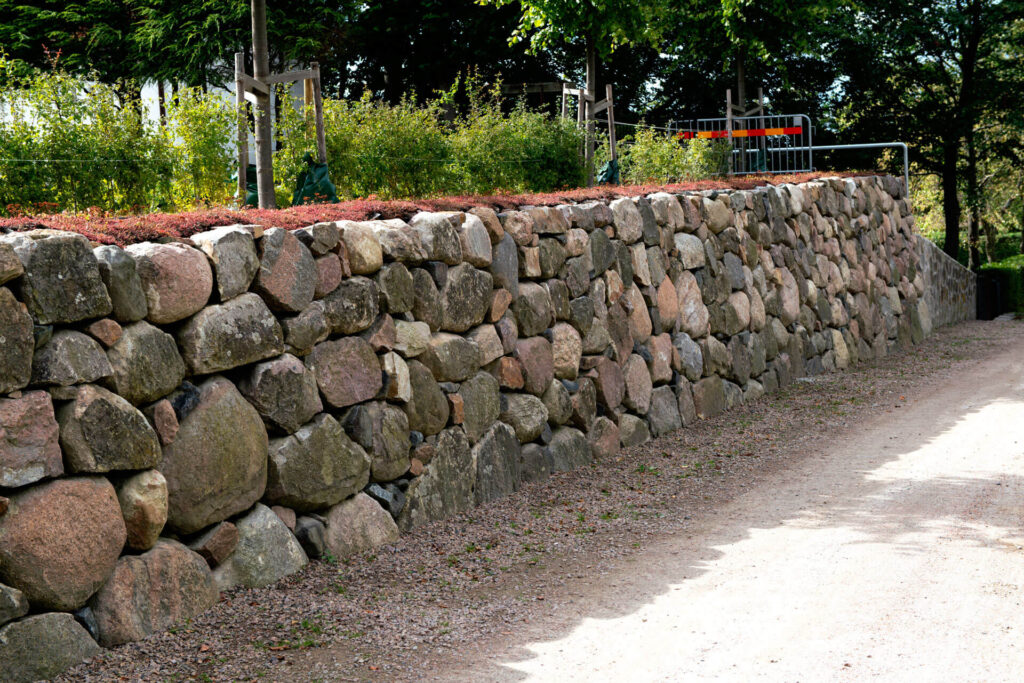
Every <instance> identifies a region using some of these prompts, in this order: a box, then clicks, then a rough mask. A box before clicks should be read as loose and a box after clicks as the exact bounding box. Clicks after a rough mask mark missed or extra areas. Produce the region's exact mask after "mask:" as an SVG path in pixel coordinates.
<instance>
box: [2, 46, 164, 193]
mask: <svg viewBox="0 0 1024 683" xmlns="http://www.w3.org/2000/svg"><path fill="white" fill-rule="evenodd" d="M6 64H7V63H6V62H5V61H4V59H3V58H2V57H0V69H4V68H6ZM0 81H2V82H3V83H4V84H5V87H4V89H3V90H2V91H0V207H2V208H3V209H5V210H7V211H10V210H17V209H19V208H20V209H33V208H35V207H39V206H51V205H52V206H56V207H59V208H62V209H63V208H71V209H74V210H77V211H82V210H85V209H89V208H93V207H95V208H99V209H102V210H107V211H113V210H128V211H132V210H134V211H137V210H140V209H151V208H154V207H156V206H157V205H159V204H161V200H162V198H163V197H165V196H167V194H169V189H170V182H169V179H170V177H171V172H172V158H171V152H170V149H169V146H168V144H167V141H166V139H165V138H164V136H163V134H162V132H161V131H160V130H159V128H158V126H156V125H154V124H152V123H149V122H147V121H146V119H145V117H144V116H143V115H142V113H141V111H140V110H139V109H138V108H137V107H136V106H134V104H133V103H132V102H131V100H130V98H127V97H126V96H125V93H126V92H130V89H128V88H122V89H121V90H118V89H115V88H114V87H112V86H109V85H105V84H102V83H94V82H89V81H86V80H83V79H79V78H76V77H73V76H70V75H68V74H66V73H63V72H61V71H53V72H49V73H46V74H43V73H41V72H37V73H35V74H32V75H30V76H27V77H22V78H17V79H16V78H14V77H5V78H2V79H0ZM86 85H88V88H86ZM126 100H127V102H126ZM9 207H10V208H9Z"/></svg>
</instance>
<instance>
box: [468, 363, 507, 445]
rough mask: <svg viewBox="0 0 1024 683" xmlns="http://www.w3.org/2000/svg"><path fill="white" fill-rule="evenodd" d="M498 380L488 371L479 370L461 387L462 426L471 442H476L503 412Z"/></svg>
mask: <svg viewBox="0 0 1024 683" xmlns="http://www.w3.org/2000/svg"><path fill="white" fill-rule="evenodd" d="M499 392H500V387H499V386H498V380H496V379H495V378H494V377H493V376H492V375H490V374H489V373H486V372H478V373H476V374H475V375H473V376H472V377H470V378H469V379H468V380H466V381H465V382H463V383H462V385H461V386H460V387H459V396H461V397H462V400H463V404H464V408H463V420H462V428H463V429H465V430H466V436H467V438H469V441H470V443H476V441H477V440H478V439H480V437H481V436H483V433H484V431H485V430H487V428H488V427H490V426H491V425H492V424H494V421H495V420H497V419H498V415H499V413H500V412H501V401H500V393H499Z"/></svg>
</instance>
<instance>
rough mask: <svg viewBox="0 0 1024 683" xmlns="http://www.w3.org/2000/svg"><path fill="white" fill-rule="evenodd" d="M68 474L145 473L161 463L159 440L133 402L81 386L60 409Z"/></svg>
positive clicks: (61, 440) (58, 412) (60, 422)
mask: <svg viewBox="0 0 1024 683" xmlns="http://www.w3.org/2000/svg"><path fill="white" fill-rule="evenodd" d="M57 422H58V424H60V445H61V448H62V449H63V451H64V462H65V464H66V465H67V469H68V471H69V472H110V471H111V470H144V469H147V468H150V467H155V466H156V464H157V463H158V462H160V441H159V439H158V438H157V435H156V432H155V431H154V430H153V428H152V427H150V426H149V422H147V421H146V417H145V416H144V415H143V414H142V413H141V412H139V410H138V409H136V408H135V406H133V405H132V404H131V403H129V402H128V401H126V400H124V399H123V398H121V397H120V396H118V395H117V394H114V393H112V392H109V391H107V390H106V389H103V388H102V387H97V386H93V385H91V384H86V385H83V386H80V387H78V390H77V392H76V395H75V398H74V400H73V401H69V402H68V403H65V404H64V405H63V406H61V407H60V408H59V409H58V410H57Z"/></svg>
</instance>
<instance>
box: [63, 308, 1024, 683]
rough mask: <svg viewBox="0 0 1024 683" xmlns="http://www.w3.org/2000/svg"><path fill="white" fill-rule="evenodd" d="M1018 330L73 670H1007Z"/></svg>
mask: <svg viewBox="0 0 1024 683" xmlns="http://www.w3.org/2000/svg"><path fill="white" fill-rule="evenodd" d="M1022 332H1024V324H1021V323H1019V322H992V323H967V324H963V325H958V326H955V327H951V328H944V329H941V330H938V331H937V333H936V334H935V335H934V336H933V337H932V338H930V339H929V340H927V341H926V342H925V343H924V344H922V345H920V346H918V347H915V348H913V349H910V350H908V351H904V352H900V353H897V354H895V355H893V356H890V357H889V358H886V359H884V360H883V361H879V362H877V363H872V364H865V365H861V366H858V367H857V368H856V369H854V370H851V371H848V372H845V373H841V374H835V375H829V376H823V377H817V378H813V379H811V380H810V381H801V382H798V383H796V384H794V385H793V386H792V387H790V388H787V389H786V390H784V391H783V392H781V393H779V394H777V395H774V396H772V397H769V398H766V399H763V400H761V401H758V402H757V403H755V404H753V405H750V406H745V407H744V408H742V409H741V410H738V411H734V412H732V413H729V414H727V415H723V416H721V417H719V418H716V419H713V420H708V421H705V422H702V423H700V424H699V425H697V426H696V427H695V428H693V429H686V430H682V431H680V432H678V433H676V434H673V435H670V436H668V437H664V438H661V439H658V440H655V441H652V442H650V443H648V444H645V445H644V446H641V447H638V448H634V449H630V450H627V451H625V452H623V453H622V454H621V455H620V456H619V457H617V458H615V459H614V460H612V461H604V462H600V463H597V464H595V465H594V466H593V467H591V468H588V469H585V470H582V471H579V472H576V473H572V474H568V475H557V476H556V477H554V478H552V479H551V480H550V481H548V482H545V483H542V484H539V485H531V486H528V487H525V488H524V489H523V490H522V491H520V492H519V493H517V494H515V495H514V496H511V497H509V498H507V499H504V500H502V501H498V502H496V503H495V504H492V505H488V506H485V507H483V508H479V509H476V510H474V511H472V512H471V513H469V514H467V515H463V516H461V517H458V518H455V519H453V520H450V521H447V522H442V523H436V524H432V525H429V526H427V527H424V528H422V529H420V530H417V531H416V532H415V533H413V534H410V535H408V536H405V537H403V539H402V540H400V541H399V542H398V543H397V544H395V545H394V546H391V547H388V548H385V549H382V550H381V551H379V552H377V553H376V554H375V555H368V556H363V557H359V558H354V559H352V560H349V561H348V562H346V563H338V564H327V563H315V564H314V565H311V567H309V568H308V569H307V570H306V571H304V572H303V573H301V574H299V575H298V576H296V577H291V578H289V579H286V580H283V581H282V582H280V583H279V584H277V585H276V586H275V587H273V588H271V589H261V590H248V591H235V592H232V593H229V594H227V595H225V596H224V598H223V599H222V601H221V603H220V604H219V605H218V606H217V607H216V608H215V609H213V610H211V611H210V612H208V613H207V614H204V615H202V616H201V617H199V618H198V619H196V620H194V621H193V622H192V623H190V624H188V625H185V626H183V627H182V628H180V629H177V630H176V632H175V633H169V634H161V635H157V636H153V637H151V638H148V639H146V640H144V641H141V642H139V643H134V644H131V645H128V646H124V647H121V648H117V649H115V650H111V651H108V652H106V653H104V654H103V655H101V656H100V657H98V658H97V659H96V660H94V661H92V662H90V663H88V664H85V665H83V666H80V667H78V668H77V669H75V670H73V671H72V672H69V674H66V675H65V676H64V677H63V680H111V679H117V678H119V677H123V678H125V679H129V680H140V679H141V680H185V679H198V680H239V679H256V678H258V679H260V680H296V681H309V680H346V681H347V680H381V681H383V680H388V681H391V680H466V681H470V680H472V681H480V680H509V681H520V680H552V681H571V680H588V681H592V680H687V681H691V680H760V679H763V680H773V681H774V680H778V681H797V680H844V681H846V680H862V679H868V678H871V679H873V680H876V679H878V680H901V681H905V680H965V681H967V680H985V681H999V680H1015V681H1016V680H1019V679H1020V672H1021V671H1024V645H1022V643H1024V641H1022V639H1021V635H1022V631H1024V610H1022V609H1021V608H1022V604H1021V603H1022V597H1021V596H1022V595H1024V593H1022V589H1024V457H1022V456H1024V419H1022V416H1024V353H1022V352H1021V351H1020V348H1019V345H1020V336H1021V333H1022Z"/></svg>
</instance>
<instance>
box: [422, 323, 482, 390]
mask: <svg viewBox="0 0 1024 683" xmlns="http://www.w3.org/2000/svg"><path fill="white" fill-rule="evenodd" d="M419 359H420V361H421V362H422V363H423V364H424V365H425V366H426V367H427V368H428V369H429V370H430V372H431V373H432V374H433V375H434V379H436V380H437V381H438V382H461V381H462V380H464V379H468V378H469V377H471V376H472V375H474V374H476V371H477V370H478V369H480V349H479V348H477V345H476V344H474V343H473V342H471V341H469V340H468V339H466V338H464V337H461V336H459V335H455V334H448V333H446V332H439V333H437V334H434V335H432V336H431V337H430V343H429V344H428V345H427V349H426V351H424V352H423V353H422V354H421V355H420V356H419Z"/></svg>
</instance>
